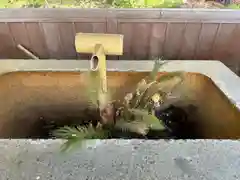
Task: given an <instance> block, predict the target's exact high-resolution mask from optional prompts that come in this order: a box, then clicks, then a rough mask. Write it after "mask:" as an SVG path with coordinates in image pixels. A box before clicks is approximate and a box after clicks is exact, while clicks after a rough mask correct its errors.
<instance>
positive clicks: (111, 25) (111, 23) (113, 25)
mask: <svg viewBox="0 0 240 180" xmlns="http://www.w3.org/2000/svg"><path fill="white" fill-rule="evenodd" d="M106 25H107V29H106V32H107V33H109V34H118V21H117V19H116V18H107V24H106ZM118 59H119V57H118V56H107V60H118Z"/></svg>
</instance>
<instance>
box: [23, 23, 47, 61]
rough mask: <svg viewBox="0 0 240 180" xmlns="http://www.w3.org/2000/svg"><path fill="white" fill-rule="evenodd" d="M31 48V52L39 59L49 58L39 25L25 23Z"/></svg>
mask: <svg viewBox="0 0 240 180" xmlns="http://www.w3.org/2000/svg"><path fill="white" fill-rule="evenodd" d="M25 25H26V29H27V33H28V37H29V41H30V44H31V48H29V50H30V51H31V52H33V53H34V54H35V55H36V56H38V57H39V58H40V59H47V58H48V57H49V55H48V51H47V47H46V42H45V39H44V35H43V32H42V29H41V27H40V26H39V23H25Z"/></svg>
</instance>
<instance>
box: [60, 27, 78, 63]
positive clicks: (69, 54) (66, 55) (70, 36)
mask: <svg viewBox="0 0 240 180" xmlns="http://www.w3.org/2000/svg"><path fill="white" fill-rule="evenodd" d="M59 33H60V36H61V38H60V40H61V47H62V51H63V52H62V56H61V59H77V53H76V50H75V33H74V30H73V25H72V23H59Z"/></svg>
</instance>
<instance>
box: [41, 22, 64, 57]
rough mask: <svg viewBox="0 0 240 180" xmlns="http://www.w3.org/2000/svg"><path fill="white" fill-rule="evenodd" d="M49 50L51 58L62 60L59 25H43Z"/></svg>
mask: <svg viewBox="0 0 240 180" xmlns="http://www.w3.org/2000/svg"><path fill="white" fill-rule="evenodd" d="M41 26H42V28H43V33H44V37H45V41H46V45H47V49H48V54H49V58H51V59H61V58H62V57H63V51H62V47H61V37H60V32H59V26H58V23H41Z"/></svg>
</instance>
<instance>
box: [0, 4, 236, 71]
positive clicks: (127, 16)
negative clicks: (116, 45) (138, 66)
mask: <svg viewBox="0 0 240 180" xmlns="http://www.w3.org/2000/svg"><path fill="white" fill-rule="evenodd" d="M76 32H95V33H120V34H123V35H124V55H123V56H119V57H117V56H113V57H109V59H129V60H132V59H137V60H143V59H150V58H153V57H160V56H163V57H164V58H166V59H183V60H186V59H187V60H212V59H213V60H221V61H222V62H224V63H225V64H226V65H228V66H229V67H230V68H232V69H233V70H234V71H235V72H236V71H238V67H239V65H240V12H239V11H236V10H209V9H208V10H207V9H206V10H195V9H1V10H0V40H1V43H0V58H1V59H3V58H4V59H5V58H26V57H25V56H24V54H23V53H21V52H20V51H19V50H17V49H16V45H17V44H19V43H20V44H22V45H23V46H25V47H26V48H28V49H29V50H31V51H32V52H34V53H35V54H36V55H37V56H39V57H40V58H42V59H46V58H52V59H53V58H54V59H86V58H88V56H86V55H82V54H77V53H76V51H75V48H74V36H75V33H76Z"/></svg>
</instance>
